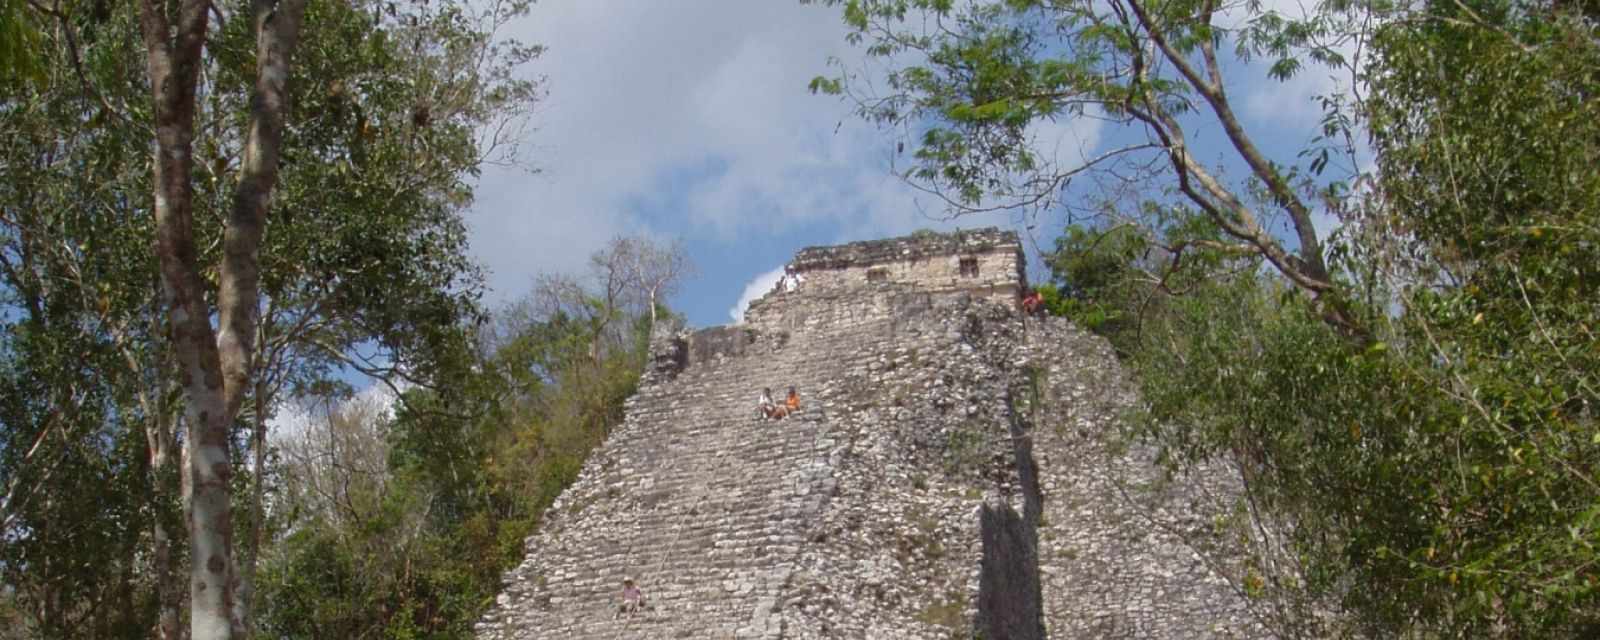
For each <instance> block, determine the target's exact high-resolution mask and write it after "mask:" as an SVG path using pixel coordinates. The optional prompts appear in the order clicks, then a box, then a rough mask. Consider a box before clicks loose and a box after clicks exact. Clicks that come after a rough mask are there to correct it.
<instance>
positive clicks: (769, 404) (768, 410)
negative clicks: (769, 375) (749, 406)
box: [756, 387, 781, 420]
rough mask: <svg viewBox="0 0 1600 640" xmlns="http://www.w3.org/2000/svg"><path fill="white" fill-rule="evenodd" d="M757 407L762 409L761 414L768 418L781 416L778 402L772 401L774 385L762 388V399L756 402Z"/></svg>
mask: <svg viewBox="0 0 1600 640" xmlns="http://www.w3.org/2000/svg"><path fill="white" fill-rule="evenodd" d="M756 408H757V409H760V410H761V416H762V417H764V418H767V419H769V420H770V419H773V418H778V417H781V416H779V415H777V413H778V403H776V402H773V401H772V387H767V388H765V389H762V390H761V400H760V401H758V402H757V403H756Z"/></svg>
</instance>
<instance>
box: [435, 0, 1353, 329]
mask: <svg viewBox="0 0 1600 640" xmlns="http://www.w3.org/2000/svg"><path fill="white" fill-rule="evenodd" d="M1271 4H1273V3H1269V5H1271ZM1279 4H1281V5H1282V8H1283V9H1284V10H1285V11H1294V10H1295V7H1296V6H1297V5H1294V4H1293V3H1289V2H1287V1H1285V2H1281V3H1279ZM512 33H513V35H515V36H517V37H520V38H522V39H524V40H526V41H529V42H537V43H541V44H544V45H546V46H547V47H548V51H547V53H546V54H545V56H544V57H543V58H541V59H540V60H538V61H536V62H535V63H534V64H533V67H532V69H531V71H532V72H533V73H535V74H539V75H543V76H544V77H546V78H547V80H548V82H547V84H546V88H547V89H548V90H549V97H548V99H547V100H546V101H545V102H544V103H543V104H542V105H541V106H540V107H539V108H538V110H537V112H536V113H535V115H534V120H533V126H534V127H535V129H534V130H533V131H531V133H530V134H529V138H528V139H527V140H526V147H525V156H526V159H527V160H528V161H529V162H531V163H532V164H533V165H534V166H535V167H537V168H538V169H539V173H537V174H533V175H530V174H528V173H527V172H525V171H520V170H506V169H492V170H490V171H488V172H486V173H485V175H484V176H483V178H482V180H481V182H480V183H479V185H478V192H477V201H476V203H475V205H474V206H473V208H472V209H471V211H470V212H469V213H468V215H467V220H468V224H469V225H470V227H471V230H472V231H471V232H472V236H471V243H472V252H473V254H474V256H475V258H476V259H477V260H478V261H479V262H480V263H482V264H483V265H484V266H486V267H487V268H488V270H489V273H490V276H489V285H490V287H491V289H492V292H491V295H490V298H489V299H490V301H491V303H495V302H499V301H504V300H508V299H512V298H515V297H518V296H520V295H522V294H523V293H525V292H526V291H527V289H528V287H529V286H530V285H531V283H532V281H533V278H534V277H535V276H536V275H538V274H541V273H548V272H552V271H567V272H578V271H581V270H582V269H583V267H584V264H585V260H586V259H587V257H588V255H589V254H590V253H592V252H593V251H595V250H596V249H598V248H600V247H601V246H602V245H603V244H604V243H605V242H606V240H607V239H609V238H611V237H613V236H615V235H618V234H645V235H650V236H655V237H660V238H681V239H683V240H684V242H685V243H686V245H687V247H688V249H689V252H690V255H691V257H692V258H693V259H694V261H695V263H696V265H697V266H698V268H699V274H698V275H697V276H696V277H695V278H693V279H692V280H690V281H688V282H687V283H686V284H685V286H684V288H683V290H682V292H681V293H680V294H679V295H678V296H677V298H676V299H674V300H673V301H672V303H673V306H674V308H677V309H680V310H682V311H684V312H685V313H687V315H688V317H689V320H690V322H691V323H692V324H694V325H696V326H708V325H714V324H724V323H727V322H730V321H731V320H732V317H731V315H730V310H731V309H733V308H735V306H736V305H737V304H739V303H740V302H741V300H743V299H747V298H748V295H749V293H750V292H758V291H759V290H761V289H763V288H764V287H763V286H762V283H761V282H760V281H759V280H760V279H761V278H762V277H763V276H764V275H766V276H767V277H772V275H771V274H772V273H773V272H774V270H776V269H781V267H782V265H783V264H784V263H785V262H786V261H787V260H788V259H789V258H790V257H791V256H792V255H793V254H794V252H795V251H796V250H797V249H799V248H801V247H805V246H810V245H817V244H833V243H839V242H847V241H851V240H860V239H867V238H875V237H886V236H891V235H898V234H903V233H908V232H910V231H914V230H916V229H919V228H935V229H950V228H953V227H955V226H957V225H959V226H961V227H963V228H973V227H981V226H990V225H997V226H1001V227H1009V228H1013V229H1016V230H1018V231H1019V232H1022V233H1024V234H1025V235H1028V236H1029V237H1028V238H1027V239H1025V244H1031V243H1037V245H1038V246H1041V247H1048V246H1049V245H1050V244H1051V242H1052V240H1051V238H1052V236H1053V231H1054V230H1058V229H1059V228H1060V227H1061V226H1062V224H1063V221H1064V218H1063V215H1064V214H1060V213H1046V214H1044V215H1043V216H1041V217H1040V218H1038V219H1036V220H1031V222H1032V223H1033V230H1032V231H1029V229H1028V228H1027V227H1026V226H1024V224H1023V223H1024V222H1029V221H1024V220H1022V219H1021V218H1020V217H1018V216H1015V215H1007V214H1003V213H1002V214H991V215H987V216H974V217H964V218H961V219H959V220H956V221H945V220H939V219H937V218H936V217H934V216H937V215H938V214H940V213H941V211H940V209H939V207H938V205H937V204H936V203H934V202H932V201H930V199H929V198H928V197H927V196H919V195H918V194H917V193H916V192H915V191H914V190H913V189H911V188H910V187H908V186H907V185H905V184H903V183H902V182H901V181H900V180H899V179H898V178H896V177H895V176H894V175H893V173H892V172H893V167H892V163H891V160H892V155H893V154H892V152H893V146H894V140H893V139H892V137H891V136H890V135H889V133H888V132H883V131H880V130H878V129H876V128H875V127H873V126H872V125H868V124H865V123H862V122H860V121H858V120H856V119H854V118H853V117H852V116H851V115H850V113H849V111H848V109H847V107H846V105H844V104H843V103H841V102H839V101H838V100H836V99H833V98H829V97H824V96H814V95H811V94H810V93H808V92H807V90H806V83H807V82H808V81H809V80H810V79H811V78H812V77H814V76H816V75H819V74H827V73H829V71H830V69H829V68H828V67H827V65H826V61H827V59H828V58H829V56H835V57H838V58H840V59H842V60H844V61H845V62H846V63H850V64H853V63H858V62H859V61H860V60H861V59H862V55H861V53H860V51H859V50H858V49H854V48H852V47H850V46H849V45H848V44H846V42H845V39H844V36H845V33H846V30H845V27H844V25H843V24H842V23H841V21H840V19H839V14H838V10H837V9H830V8H827V7H818V6H811V5H807V6H802V5H800V4H799V3H798V2H796V1H795V0H761V1H756V0H745V1H737V2H736V1H733V0H723V1H712V0H679V1H673V2H667V1H643V0H640V1H621V0H616V1H611V0H543V1H542V2H540V3H539V4H536V5H535V6H534V7H533V10H532V13H531V15H529V16H528V17H527V18H526V19H525V20H523V21H521V22H519V23H518V24H516V25H513V29H512ZM1230 81H1231V82H1233V83H1234V84H1231V85H1230V86H1229V89H1230V92H1231V93H1232V94H1233V99H1234V100H1235V102H1236V103H1237V105H1238V108H1239V109H1240V110H1241V111H1242V113H1243V115H1244V116H1245V118H1246V127H1247V129H1248V130H1249V131H1250V132H1251V133H1252V134H1254V135H1255V136H1256V137H1257V138H1258V140H1260V141H1261V142H1262V144H1263V146H1265V147H1267V150H1268V152H1269V153H1271V154H1272V155H1274V156H1275V157H1277V158H1278V159H1280V160H1281V161H1292V160H1294V150H1295V149H1297V148H1299V147H1300V146H1301V145H1302V144H1303V143H1304V142H1305V141H1306V140H1308V139H1309V138H1310V137H1311V136H1312V135H1314V134H1315V127H1316V124H1317V120H1318V118H1319V117H1320V111H1319V109H1318V108H1317V106H1316V104H1315V103H1314V102H1313V98H1314V97H1315V96H1316V95H1317V94H1318V93H1321V92H1326V91H1328V90H1330V88H1331V87H1332V86H1333V85H1332V83H1331V82H1330V80H1329V79H1328V78H1327V74H1326V73H1325V72H1322V71H1320V70H1316V71H1313V72H1310V73H1305V74H1302V75H1301V76H1298V77H1296V78H1294V79H1292V80H1291V81H1290V82H1288V83H1277V82H1273V81H1269V80H1266V79H1265V77H1264V75H1263V74H1261V73H1243V74H1236V75H1235V76H1234V78H1233V79H1231V80H1230ZM1193 133H1195V134H1196V135H1195V138H1196V140H1195V142H1196V143H1197V144H1196V146H1197V148H1199V149H1201V150H1202V155H1203V154H1204V152H1205V149H1206V148H1207V147H1206V146H1203V145H1213V146H1212V147H1211V148H1215V149H1216V150H1215V155H1216V156H1217V157H1224V156H1226V155H1227V154H1226V153H1225V150H1224V149H1221V148H1216V147H1215V146H1214V145H1217V144H1220V143H1221V140H1220V139H1219V137H1218V136H1216V135H1215V134H1211V135H1207V134H1205V133H1202V132H1199V131H1195V132H1193ZM1121 137H1123V136H1121V135H1118V134H1116V133H1115V132H1109V131H1101V129H1100V127H1099V126H1098V125H1097V124H1096V123H1093V122H1079V123H1069V122H1060V123H1050V124H1047V125H1045V126H1041V127H1039V129H1038V131H1037V132H1036V138H1037V140H1038V143H1039V144H1040V145H1043V146H1044V147H1046V148H1051V149H1057V150H1059V153H1061V154H1062V155H1063V156H1064V157H1063V162H1069V161H1071V160H1072V159H1073V158H1075V157H1078V155H1079V154H1083V153H1090V154H1092V153H1094V151H1095V149H1096V148H1098V147H1099V146H1100V145H1109V144H1111V143H1112V142H1108V141H1114V140H1116V139H1118V138H1121ZM1031 275H1038V274H1036V273H1031ZM769 282H770V281H769Z"/></svg>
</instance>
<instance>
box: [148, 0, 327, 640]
mask: <svg viewBox="0 0 1600 640" xmlns="http://www.w3.org/2000/svg"><path fill="white" fill-rule="evenodd" d="M170 1H177V2H179V3H180V6H178V8H177V11H176V18H177V20H176V22H175V23H174V22H171V21H170V20H169V13H170V12H169V10H168V9H169V7H168V6H166V4H167V3H166V2H164V1H163V0H143V1H142V2H141V7H140V9H141V10H140V26H141V30H142V32H143V35H144V41H145V48H146V61H147V65H148V69H149V74H150V87H151V92H152V94H153V95H152V98H153V101H154V104H155V109H154V111H155V124H156V149H155V163H154V165H155V207H154V208H155V217H156V255H157V257H158V258H159V260H160V264H161V282H162V287H163V291H164V294H165V295H164V297H165V299H166V304H167V314H168V328H169V330H170V332H171V339H172V347H173V353H174V355H175V356H176V359H177V362H178V369H179V380H180V383H181V384H182V386H183V389H184V396H185V409H184V418H185V421H186V423H187V424H188V426H189V437H188V438H187V439H186V444H187V446H186V451H185V453H186V454H187V455H186V457H187V460H186V463H185V465H184V467H185V468H184V479H185V481H186V483H187V489H188V491H187V494H188V498H189V544H190V549H191V553H190V568H189V577H190V583H189V587H190V595H189V603H190V612H189V618H190V633H191V637H193V638H194V639H195V640H216V639H226V638H231V637H233V636H234V635H235V634H237V633H239V632H241V631H242V626H241V624H240V622H241V621H240V620H239V618H238V614H239V611H238V610H237V609H236V608H235V607H234V602H233V598H234V590H235V587H236V583H235V580H236V578H237V574H236V569H235V565H234V557H233V519H232V513H231V511H230V499H231V496H230V495H229V486H228V483H229V480H230V478H231V476H232V472H233V470H232V467H231V466H230V456H229V451H228V448H229V443H228V427H229V426H230V425H231V424H232V422H233V419H234V416H236V415H237V414H238V409H239V405H240V402H241V401H242V398H243V396H244V391H245V389H246V388H248V386H249V380H250V377H251V354H252V343H253V341H254V340H253V339H254V337H255V324H256V319H257V314H258V305H259V302H258V299H257V298H258V284H259V282H260V269H259V262H258V251H259V248H260V245H261V236H262V232H263V231H264V228H265V223H266V212H267V208H268V206H269V204H270V198H271V194H272V189H273V187H274V186H275V184H276V183H277V178H278V156H279V146H280V144H281V142H282V139H283V118H284V109H285V106H286V102H287V100H286V97H287V94H286V91H287V82H288V75H289V58H290V56H291V54H292V53H293V51H294V46H295V44H296V42H297V41H298V39H299V30H300V21H301V17H302V15H303V13H304V9H305V3H304V0H281V1H273V0H256V1H255V2H253V3H252V5H251V10H252V16H253V18H254V25H255V30H256V86H255V89H254V91H253V92H252V95H251V101H250V120H249V125H248V126H249V130H248V131H247V132H246V137H245V147H244V162H243V166H242V167H241V169H240V172H241V173H240V177H239V186H238V187H237V188H236V189H235V192H234V199H233V206H232V208H231V210H230V212H229V215H228V218H227V221H226V226H225V228H224V231H223V246H222V251H223V256H222V264H221V269H220V276H219V281H220V282H219V290H218V295H217V308H216V309H215V313H216V316H217V318H218V320H219V325H220V326H219V327H218V329H217V330H213V329H212V326H211V316H212V312H213V310H212V309H211V308H210V306H209V305H208V304H207V303H206V295H205V294H206V283H205V281H204V279H203V278H202V277H201V275H200V268H199V260H198V255H197V254H198V252H197V250H196V247H195V240H194V228H193V226H194V187H193V184H192V183H191V182H190V179H191V175H192V171H193V168H194V159H193V149H192V147H193V142H194V118H195V93H196V89H197V83H198V80H199V71H200V67H201V66H202V65H203V64H204V59H203V57H202V45H203V43H204V42H205V34H206V28H207V20H208V17H209V14H208V10H209V9H210V7H211V3H210V2H209V0H170ZM158 3H160V4H158Z"/></svg>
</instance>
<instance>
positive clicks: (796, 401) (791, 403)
mask: <svg viewBox="0 0 1600 640" xmlns="http://www.w3.org/2000/svg"><path fill="white" fill-rule="evenodd" d="M783 404H784V405H786V406H788V407H789V411H788V412H787V413H791V414H792V413H797V412H799V411H800V394H798V393H795V392H794V387H789V397H788V398H787V399H785V400H784V401H783Z"/></svg>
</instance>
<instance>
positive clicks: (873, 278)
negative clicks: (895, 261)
mask: <svg viewBox="0 0 1600 640" xmlns="http://www.w3.org/2000/svg"><path fill="white" fill-rule="evenodd" d="M888 281H889V268H888V267H872V268H870V269H867V282H888Z"/></svg>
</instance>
